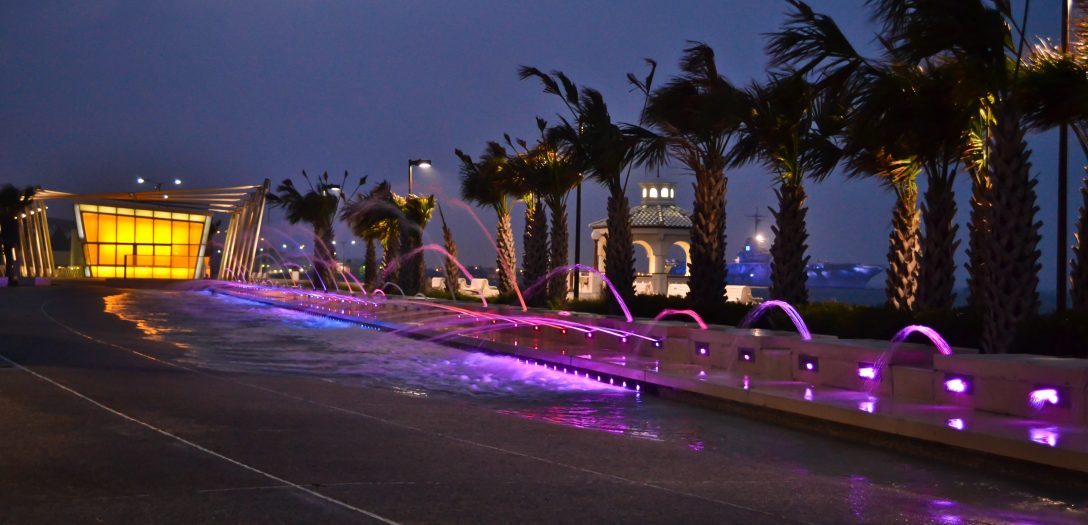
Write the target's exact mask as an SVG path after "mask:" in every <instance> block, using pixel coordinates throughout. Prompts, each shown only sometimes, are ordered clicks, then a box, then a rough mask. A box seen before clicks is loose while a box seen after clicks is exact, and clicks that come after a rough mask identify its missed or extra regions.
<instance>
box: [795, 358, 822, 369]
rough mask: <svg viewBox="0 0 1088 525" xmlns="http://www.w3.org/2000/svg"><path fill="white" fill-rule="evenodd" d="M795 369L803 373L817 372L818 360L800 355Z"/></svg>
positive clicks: (818, 367)
mask: <svg viewBox="0 0 1088 525" xmlns="http://www.w3.org/2000/svg"><path fill="white" fill-rule="evenodd" d="M797 369H798V370H803V371H805V372H819V371H820V359H819V358H818V357H816V356H811V355H804V354H802V355H800V356H798V357H797Z"/></svg>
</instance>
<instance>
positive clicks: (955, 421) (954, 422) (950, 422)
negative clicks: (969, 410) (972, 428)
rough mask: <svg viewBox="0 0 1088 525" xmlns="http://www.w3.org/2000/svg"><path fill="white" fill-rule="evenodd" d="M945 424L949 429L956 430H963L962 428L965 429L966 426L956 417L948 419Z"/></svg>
mask: <svg viewBox="0 0 1088 525" xmlns="http://www.w3.org/2000/svg"><path fill="white" fill-rule="evenodd" d="M945 423H947V424H948V426H949V427H951V428H954V429H956V430H963V429H964V428H966V427H967V425H964V424H963V420H962V419H960V418H958V417H957V418H953V419H949V420H948V421H946V422H945Z"/></svg>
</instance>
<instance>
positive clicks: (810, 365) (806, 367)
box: [805, 363, 813, 370]
mask: <svg viewBox="0 0 1088 525" xmlns="http://www.w3.org/2000/svg"><path fill="white" fill-rule="evenodd" d="M812 368H813V365H812V363H805V370H812Z"/></svg>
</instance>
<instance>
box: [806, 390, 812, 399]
mask: <svg viewBox="0 0 1088 525" xmlns="http://www.w3.org/2000/svg"><path fill="white" fill-rule="evenodd" d="M804 398H805V401H812V388H806V389H805V395H804Z"/></svg>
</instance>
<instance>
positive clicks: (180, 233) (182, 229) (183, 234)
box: [171, 221, 189, 244]
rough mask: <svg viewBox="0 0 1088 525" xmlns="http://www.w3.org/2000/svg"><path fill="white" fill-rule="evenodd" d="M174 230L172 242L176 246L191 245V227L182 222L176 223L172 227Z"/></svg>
mask: <svg viewBox="0 0 1088 525" xmlns="http://www.w3.org/2000/svg"><path fill="white" fill-rule="evenodd" d="M172 229H173V230H174V237H173V239H171V242H173V243H174V244H189V225H188V224H187V223H184V222H181V221H174V223H173V225H172Z"/></svg>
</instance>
